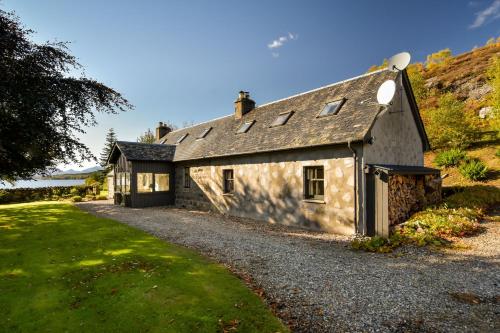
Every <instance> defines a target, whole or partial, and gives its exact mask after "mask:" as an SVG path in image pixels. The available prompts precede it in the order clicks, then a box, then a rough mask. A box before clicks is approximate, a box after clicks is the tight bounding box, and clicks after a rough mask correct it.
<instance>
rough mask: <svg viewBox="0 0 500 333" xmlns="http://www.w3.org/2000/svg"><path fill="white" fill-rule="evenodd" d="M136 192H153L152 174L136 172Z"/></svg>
mask: <svg viewBox="0 0 500 333" xmlns="http://www.w3.org/2000/svg"><path fill="white" fill-rule="evenodd" d="M137 192H139V193H145V192H153V174H152V173H138V174H137Z"/></svg>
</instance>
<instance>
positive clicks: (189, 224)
mask: <svg viewBox="0 0 500 333" xmlns="http://www.w3.org/2000/svg"><path fill="white" fill-rule="evenodd" d="M78 206H79V207H80V208H81V209H84V210H87V211H89V212H91V213H93V214H96V215H99V216H103V217H110V218H113V219H115V220H118V221H121V222H123V223H125V224H128V225H131V226H134V227H136V228H139V229H142V230H144V231H146V232H148V233H151V234H153V235H155V236H157V237H159V238H161V239H164V240H167V241H169V242H172V243H177V244H181V245H184V246H187V247H189V248H193V249H196V250H197V251H199V252H201V253H203V254H205V255H207V256H209V257H211V258H213V259H215V260H217V261H219V262H221V263H223V264H225V265H226V266H228V267H229V268H230V269H231V270H233V271H234V272H236V273H237V274H239V275H240V276H242V277H243V278H244V279H245V280H247V281H248V280H249V279H251V281H252V282H251V283H252V285H253V287H254V288H256V289H257V290H262V291H263V293H264V294H263V295H264V297H265V299H266V300H267V302H268V303H269V304H270V306H272V307H273V308H274V309H275V312H276V313H277V315H278V316H279V317H280V318H282V320H283V321H284V322H286V323H288V324H289V325H290V326H291V328H292V330H293V331H296V332H498V331H500V303H499V302H500V296H499V294H500V292H499V286H500V271H499V261H500V260H499V259H500V257H499V254H500V227H499V223H498V222H497V223H493V222H490V223H488V224H487V228H488V231H487V232H486V233H483V234H481V235H479V236H477V237H474V238H471V239H468V240H467V241H466V242H467V244H469V245H470V246H471V248H470V249H468V250H461V251H454V252H451V251H449V252H446V253H444V252H439V253H437V252H429V251H426V250H424V249H412V248H407V249H406V250H404V251H403V252H399V253H397V254H390V255H384V254H370V253H365V252H357V251H353V250H351V249H350V247H349V243H348V238H347V237H344V236H336V235H328V234H324V233H315V232H309V231H303V230H299V229H292V228H283V227H276V226H271V225H267V224H265V223H262V222H257V221H252V220H246V219H239V218H233V217H231V218H229V217H223V216H220V215H216V214H211V213H202V212H190V211H186V210H181V209H175V208H146V209H132V208H123V207H118V206H113V205H111V204H110V203H109V202H107V201H101V202H98V201H94V202H87V203H81V204H78Z"/></svg>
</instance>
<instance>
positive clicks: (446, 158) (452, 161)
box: [434, 149, 467, 168]
mask: <svg viewBox="0 0 500 333" xmlns="http://www.w3.org/2000/svg"><path fill="white" fill-rule="evenodd" d="M465 160H467V154H466V153H465V152H464V151H462V150H460V149H450V150H446V151H443V152H441V153H439V154H437V156H436V158H435V159H434V163H435V164H436V165H437V166H438V167H441V168H442V167H445V168H449V167H454V166H458V165H459V164H460V163H461V162H462V161H465Z"/></svg>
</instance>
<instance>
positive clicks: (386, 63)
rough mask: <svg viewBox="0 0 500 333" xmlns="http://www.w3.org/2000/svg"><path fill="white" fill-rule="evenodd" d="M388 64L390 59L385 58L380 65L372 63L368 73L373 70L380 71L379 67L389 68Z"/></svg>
mask: <svg viewBox="0 0 500 333" xmlns="http://www.w3.org/2000/svg"><path fill="white" fill-rule="evenodd" d="M388 64H389V60H387V59H384V61H382V65H379V66H378V65H371V67H370V68H368V71H367V73H371V72H375V71H378V70H379V69H384V68H387V65H388Z"/></svg>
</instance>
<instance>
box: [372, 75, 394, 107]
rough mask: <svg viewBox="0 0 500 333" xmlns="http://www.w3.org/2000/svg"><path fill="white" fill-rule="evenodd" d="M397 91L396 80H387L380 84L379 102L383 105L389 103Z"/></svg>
mask: <svg viewBox="0 0 500 333" xmlns="http://www.w3.org/2000/svg"><path fill="white" fill-rule="evenodd" d="M395 93H396V82H394V81H393V80H387V81H385V82H384V83H382V84H381V85H380V87H379V88H378V91H377V102H378V103H379V104H382V105H387V104H389V103H390V102H391V101H392V99H393V97H394V94H395Z"/></svg>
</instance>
